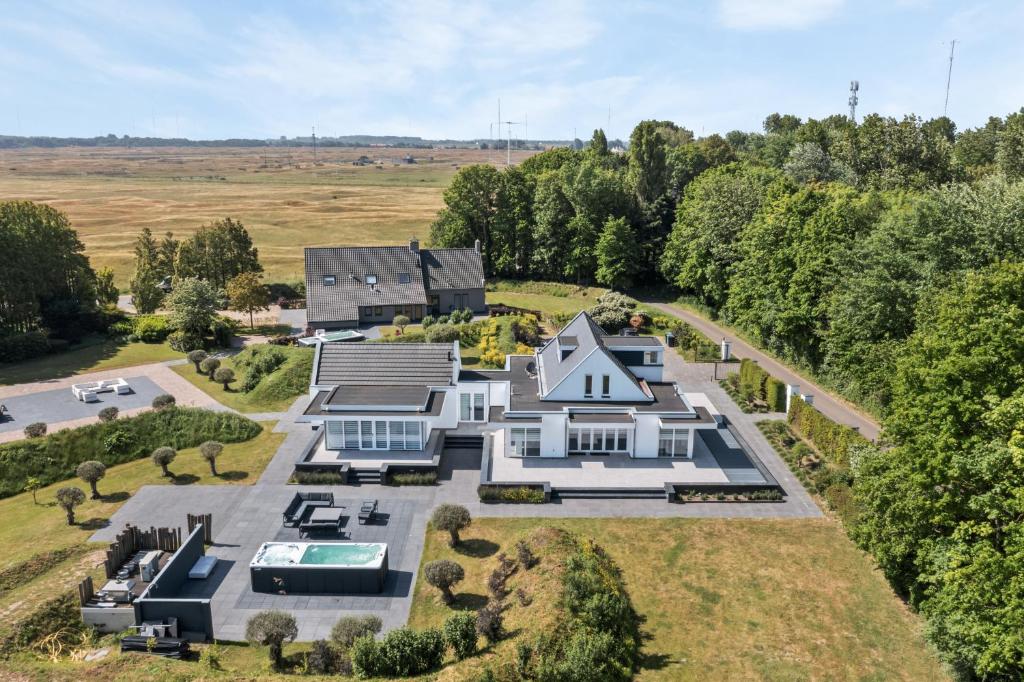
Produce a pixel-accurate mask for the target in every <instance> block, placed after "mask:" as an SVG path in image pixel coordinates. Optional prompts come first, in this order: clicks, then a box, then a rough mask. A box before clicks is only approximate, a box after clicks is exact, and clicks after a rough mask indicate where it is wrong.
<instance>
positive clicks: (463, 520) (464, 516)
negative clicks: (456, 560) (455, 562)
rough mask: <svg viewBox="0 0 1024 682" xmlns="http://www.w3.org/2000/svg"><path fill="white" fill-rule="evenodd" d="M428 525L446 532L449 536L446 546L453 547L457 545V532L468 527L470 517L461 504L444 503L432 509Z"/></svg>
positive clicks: (470, 521)
mask: <svg viewBox="0 0 1024 682" xmlns="http://www.w3.org/2000/svg"><path fill="white" fill-rule="evenodd" d="M430 523H431V525H433V526H434V528H436V529H437V530H443V531H447V532H448V535H449V536H450V537H449V541H448V544H449V545H450V546H452V547H455V546H457V545H458V544H459V532H460V531H462V530H465V529H466V528H468V527H469V524H470V523H472V517H470V515H469V510H468V509H466V508H465V507H463V506H462V505H461V504H450V503H445V504H441V505H438V506H437V508H436V509H434V513H433V515H432V516H431V517H430Z"/></svg>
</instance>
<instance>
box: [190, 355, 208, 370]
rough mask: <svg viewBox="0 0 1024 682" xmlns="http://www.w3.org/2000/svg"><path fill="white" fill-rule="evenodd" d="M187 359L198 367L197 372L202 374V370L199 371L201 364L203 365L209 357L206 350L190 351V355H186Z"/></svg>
mask: <svg viewBox="0 0 1024 682" xmlns="http://www.w3.org/2000/svg"><path fill="white" fill-rule="evenodd" d="M185 357H187V358H188V361H189V362H191V363H192V364H193V365H195V366H196V372H197V373H198V372H202V370H201V369H199V365H200V363H202V361H203V360H205V359H206V358H207V357H208V356H207V354H206V351H205V350H190V351H189V352H188V355H186V356H185Z"/></svg>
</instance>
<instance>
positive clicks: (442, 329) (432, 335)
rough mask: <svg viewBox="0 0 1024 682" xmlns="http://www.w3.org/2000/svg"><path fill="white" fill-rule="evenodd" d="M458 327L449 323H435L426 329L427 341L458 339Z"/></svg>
mask: <svg viewBox="0 0 1024 682" xmlns="http://www.w3.org/2000/svg"><path fill="white" fill-rule="evenodd" d="M459 336H460V333H459V328H458V327H456V326H454V325H451V324H440V323H438V324H435V325H433V326H432V327H430V329H428V330H427V331H426V339H427V342H428V343H451V342H453V341H458V340H459Z"/></svg>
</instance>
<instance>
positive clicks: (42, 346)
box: [0, 331, 50, 362]
mask: <svg viewBox="0 0 1024 682" xmlns="http://www.w3.org/2000/svg"><path fill="white" fill-rule="evenodd" d="M49 352H50V341H49V340H48V339H47V338H46V334H43V333H42V332H38V331H31V332H25V333H24V334H9V335H7V336H0V362H21V361H22V360H30V359H32V358H37V357H39V356H41V355H46V354H47V353H49Z"/></svg>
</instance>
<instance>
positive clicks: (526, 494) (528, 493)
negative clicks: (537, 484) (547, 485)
mask: <svg viewBox="0 0 1024 682" xmlns="http://www.w3.org/2000/svg"><path fill="white" fill-rule="evenodd" d="M477 495H478V496H479V497H480V500H481V501H483V502H513V503H516V504H544V491H543V490H542V489H540V488H533V487H531V486H528V485H520V486H515V487H508V486H496V485H481V486H479V487H478V488H477Z"/></svg>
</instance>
